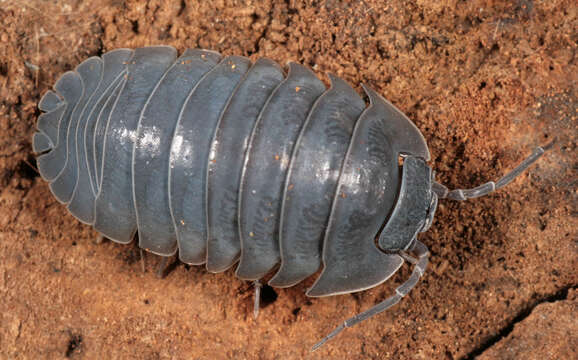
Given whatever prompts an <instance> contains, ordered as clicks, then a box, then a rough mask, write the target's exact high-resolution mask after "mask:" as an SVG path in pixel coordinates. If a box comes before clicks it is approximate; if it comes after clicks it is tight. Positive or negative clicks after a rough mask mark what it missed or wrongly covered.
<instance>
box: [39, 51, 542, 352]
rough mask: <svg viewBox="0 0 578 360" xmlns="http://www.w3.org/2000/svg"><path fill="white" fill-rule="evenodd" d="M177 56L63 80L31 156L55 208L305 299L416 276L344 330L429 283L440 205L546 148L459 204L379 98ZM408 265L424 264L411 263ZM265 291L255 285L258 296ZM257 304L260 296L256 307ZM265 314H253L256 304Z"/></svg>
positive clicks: (406, 126)
mask: <svg viewBox="0 0 578 360" xmlns="http://www.w3.org/2000/svg"><path fill="white" fill-rule="evenodd" d="M288 67H289V71H288V74H287V75H286V76H285V74H284V72H283V69H282V68H281V67H280V66H279V65H278V64H276V63H275V62H273V61H271V60H268V59H260V60H258V61H256V62H255V63H254V64H251V62H250V61H249V60H248V59H247V58H244V57H239V56H227V57H224V58H222V57H221V55H220V54H218V53H216V52H213V51H208V50H198V49H190V50H187V51H185V52H184V53H183V54H182V55H181V56H180V57H178V58H177V53H176V50H175V49H174V48H172V47H169V46H154V47H146V48H139V49H136V50H134V51H133V50H129V49H118V50H114V51H111V52H108V53H106V54H104V55H103V56H102V57H91V58H89V59H87V60H86V61H84V62H82V63H81V64H80V65H78V67H77V68H76V69H75V71H69V72H67V73H65V74H64V75H62V77H61V78H60V79H59V80H58V81H57V82H56V84H55V85H54V89H55V91H48V92H46V94H45V95H44V96H43V98H42V99H41V101H40V103H39V108H40V110H42V111H43V112H44V113H43V114H42V115H41V116H40V117H39V119H38V123H37V128H38V131H37V132H36V133H35V134H34V138H33V150H34V152H36V153H37V154H38V158H37V162H38V168H39V172H40V174H41V176H42V177H43V178H44V179H45V180H47V181H49V182H50V189H51V191H52V193H53V194H54V196H55V197H56V198H57V199H58V200H59V201H60V202H62V203H64V204H67V207H68V210H69V211H70V212H71V213H72V214H73V215H74V216H75V217H76V218H78V219H79V220H80V221H82V222H84V223H86V224H90V225H93V226H94V228H95V229H96V230H97V231H99V232H100V233H102V234H103V235H104V236H106V237H107V238H110V239H111V240H114V241H116V242H119V243H129V242H130V241H131V240H132V239H133V238H134V237H135V235H136V234H137V232H138V239H139V246H140V247H141V248H143V249H146V250H148V251H150V252H153V253H155V254H158V255H162V256H170V255H173V254H175V253H176V252H178V254H179V258H180V260H181V261H183V262H185V263H188V264H195V265H200V264H206V268H207V270H208V271H211V272H221V271H224V270H226V269H228V268H229V267H231V266H233V265H234V264H236V263H237V262H238V266H237V268H236V275H237V277H239V278H241V279H245V280H256V281H258V280H259V279H261V278H263V277H264V276H265V275H267V274H268V273H270V272H272V271H275V272H274V276H273V277H272V279H271V280H270V281H269V284H270V285H272V286H276V287H289V286H293V285H295V284H297V283H298V282H300V281H302V280H304V279H305V278H307V277H309V276H311V275H313V274H314V273H316V272H317V271H318V270H319V269H320V268H322V272H321V274H320V275H319V277H318V278H317V280H316V282H315V283H314V285H313V286H312V287H311V288H310V289H309V290H308V291H307V295H309V296H315V297H319V296H329V295H336V294H344V293H351V292H355V291H361V290H365V289H369V288H372V287H374V286H377V285H378V284H380V283H382V282H384V281H386V280H387V279H388V278H389V277H391V276H392V275H393V274H394V273H395V272H396V271H397V270H398V269H399V268H400V267H401V265H402V264H403V263H404V261H408V262H410V263H412V264H414V265H415V266H414V270H413V272H412V274H411V276H410V278H409V279H408V280H407V281H406V282H404V283H403V284H402V285H401V286H399V287H398V288H397V289H396V294H395V295H394V296H392V297H390V298H388V299H386V300H384V301H383V302H382V303H380V304H378V305H376V306H375V307H373V308H371V309H369V310H367V311H366V312H364V313H361V314H359V315H357V316H355V317H353V318H351V319H349V320H347V321H345V322H344V323H343V324H342V325H341V326H340V327H338V328H337V329H336V330H335V331H333V332H332V333H331V334H329V335H328V336H327V337H326V338H325V339H323V340H322V341H321V342H320V343H318V344H317V345H316V347H318V346H320V345H321V344H323V343H324V342H325V341H326V340H328V339H329V338H331V337H333V336H335V335H336V334H337V333H338V332H339V331H341V330H342V329H343V328H344V327H348V326H352V325H353V324H355V323H357V322H359V321H362V320H364V319H366V318H368V317H370V316H372V315H374V314H376V313H378V312H381V311H383V310H385V309H387V308H388V307H390V306H392V305H394V304H395V303H397V302H398V301H399V300H400V299H401V298H402V297H403V296H405V295H406V294H407V293H408V292H409V291H410V290H411V289H412V288H413V287H414V286H415V285H416V283H417V281H418V280H419V278H420V277H421V275H423V273H424V271H425V269H426V266H427V261H428V249H427V247H426V246H425V245H424V244H423V243H421V242H420V241H418V240H417V234H418V233H419V232H423V231H426V230H427V229H428V228H429V226H430V225H431V223H432V220H433V216H434V213H435V210H436V207H437V201H438V198H445V197H448V198H450V199H454V200H465V199H467V198H473V197H478V196H482V195H485V194H488V193H490V192H492V191H494V190H496V189H499V188H501V187H503V186H505V185H506V184H507V183H509V182H510V181H511V180H512V179H513V178H514V177H516V176H517V175H519V174H520V173H521V172H522V171H523V170H524V169H526V168H527V167H528V166H530V165H531V164H532V163H533V162H535V161H536V160H537V159H538V158H539V157H540V156H541V155H542V154H543V153H544V151H545V149H547V148H548V146H545V147H544V148H542V147H538V148H536V150H535V151H534V152H533V154H532V155H531V156H530V157H528V158H527V159H526V160H524V162H523V163H522V164H520V165H519V166H518V167H517V168H516V169H514V170H513V171H512V172H510V173H508V174H507V175H506V176H504V177H503V178H501V179H500V180H499V181H497V182H496V183H494V182H488V183H486V184H484V185H481V186H479V187H476V188H474V189H470V190H452V191H448V189H447V188H446V187H445V186H443V185H441V184H439V183H437V182H435V180H434V177H433V171H432V170H431V168H430V167H429V166H428V165H427V161H428V160H429V158H430V154H429V150H428V147H427V144H426V142H425V140H424V138H423V136H422V134H421V133H420V131H419V130H418V129H417V128H416V127H415V125H414V124H413V123H412V122H411V121H410V120H409V119H408V118H407V117H406V116H405V115H404V114H402V113H401V112H400V111H399V110H397V109H396V108H395V107H394V106H393V105H392V104H390V103H389V102H387V101H386V100H384V99H383V98H382V97H380V96H379V95H378V94H377V93H376V92H375V91H373V90H372V89H370V88H368V87H366V86H363V89H364V91H365V93H366V96H367V98H368V99H369V105H366V103H365V101H364V100H363V99H362V98H361V97H360V96H359V95H358V94H357V93H356V91H355V90H354V89H352V88H351V87H350V86H349V85H348V84H347V83H345V82H344V81H343V80H341V79H339V78H338V77H335V76H332V75H330V79H331V87H330V88H329V89H326V88H325V85H324V84H323V83H322V82H321V81H320V80H319V79H318V78H317V77H316V76H315V75H314V74H313V73H312V72H311V71H310V70H309V69H307V68H306V67H304V66H301V65H298V64H295V63H290V64H289V66H288ZM410 253H414V254H415V256H416V257H413V256H411V255H409V254H410ZM256 289H257V292H258V289H259V286H256ZM257 300H258V295H257V296H256V301H257ZM256 305H258V303H257V302H256Z"/></svg>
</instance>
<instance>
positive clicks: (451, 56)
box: [0, 0, 578, 360]
mask: <svg viewBox="0 0 578 360" xmlns="http://www.w3.org/2000/svg"><path fill="white" fill-rule="evenodd" d="M576 15H577V6H576V3H575V1H571V0H554V1H544V2H538V1H532V0H518V1H499V0H498V1H492V0H486V1H484V0H478V1H467V2H464V1H457V0H449V1H441V2H440V1H437V0H418V1H414V2H411V3H410V2H406V1H402V0H392V1H379V0H366V1H346V0H328V1H305V2H300V1H293V0H287V1H255V0H252V1H251V0H246V1H223V0H216V1H207V2H201V1H190V0H182V1H181V0H178V1H164V0H151V1H132V0H109V1H99V0H90V1H80V0H64V1H42V0H0V24H2V26H1V27H0V45H1V46H0V358H6V359H14V358H64V357H71V358H86V359H96V358H143V359H157V358H163V359H164V358H176V359H181V358H182V359H191V358H192V359H231V358H235V359H299V358H310V359H326V358H334V359H358V358H364V359H365V358H367V359H385V358H391V359H409V358H411V359H467V358H474V357H477V356H478V355H481V358H484V359H495V358H503V359H518V358H524V359H541V360H543V359H562V358H564V359H570V358H577V357H578V355H577V340H576V339H577V337H576V334H577V331H576V321H575V314H576V290H575V289H576V284H577V282H578V281H577V280H578V279H577V275H576V269H577V268H578V266H577V265H578V264H577V261H576V259H577V252H578V241H577V239H578V236H577V232H576V229H577V228H578V226H577V225H578V221H577V216H576V215H577V208H576V205H577V203H578V201H577V193H576V184H577V182H576V181H577V175H576V169H577V156H576V134H577V116H576V113H577V87H576V81H577V77H578V76H577V74H578V68H577V66H576V48H577V47H576V43H577V40H578V36H577V32H576V29H577V28H578V22H577V18H576ZM152 44H170V45H173V46H175V47H176V48H177V49H179V50H180V51H183V50H184V49H186V48H188V47H201V48H208V49H214V50H217V51H220V52H222V53H223V54H237V55H247V56H250V57H251V58H252V59H256V58H258V57H261V56H267V57H270V58H272V59H274V60H276V61H279V62H280V63H282V64H284V63H286V61H288V60H293V61H298V62H301V63H304V64H306V65H308V66H311V67H312V68H313V69H314V70H315V71H317V72H318V73H319V74H324V73H326V72H333V73H335V74H337V75H339V76H341V77H343V78H344V79H346V80H347V81H349V82H350V83H352V84H356V86H357V85H358V84H360V83H367V84H369V85H370V86H372V87H373V88H375V89H376V90H378V92H380V93H381V94H383V95H384V96H385V97H386V98H388V99H389V100H390V101H391V102H393V103H394V104H395V105H396V106H398V107H399V108H400V109H401V110H403V111H404V112H406V113H407V114H408V116H409V117H410V118H411V119H412V120H413V121H415V123H416V125H417V126H418V127H419V128H420V129H421V130H422V131H423V133H424V136H425V138H426V139H427V141H428V143H429V146H430V150H431V153H432V161H431V164H432V165H433V167H434V168H435V169H436V173H437V177H438V179H440V180H441V181H442V182H443V183H445V184H447V185H448V186H450V187H454V188H455V187H471V186H475V185H478V184H480V183H482V182H485V181H488V180H492V179H496V178H498V177H499V176H500V175H501V174H503V173H505V172H506V171H507V170H509V169H512V168H513V167H514V166H515V165H516V164H517V163H518V162H519V161H521V159H523V158H524V157H525V156H527V155H528V154H529V153H530V152H531V151H532V149H533V148H534V147H535V146H537V145H539V144H545V143H547V142H548V141H550V140H551V139H552V138H554V137H557V138H558V141H557V143H556V145H555V147H554V148H553V150H552V151H550V152H549V153H548V154H547V155H546V156H544V157H543V159H541V160H540V161H539V163H537V164H536V165H534V166H533V167H532V168H531V169H530V170H529V171H528V172H526V173H525V174H524V175H522V176H520V177H519V178H518V179H517V180H516V181H514V182H513V183H512V184H510V185H509V186H508V187H507V188H506V189H503V190H501V191H499V192H497V193H495V194H493V195H491V196H487V197H484V198H480V199H475V200H470V201H467V202H462V203H458V202H452V201H442V202H441V203H440V207H439V210H438V213H437V217H436V221H435V223H434V224H433V226H432V228H431V230H430V231H429V232H427V233H425V234H422V236H421V239H422V240H423V242H425V243H426V244H427V245H428V246H429V247H430V249H431V252H432V256H431V266H430V268H429V271H428V272H427V273H426V275H425V276H424V278H423V281H421V282H420V283H419V284H418V285H417V287H416V288H415V289H414V290H413V292H411V293H410V294H409V295H408V296H407V297H406V298H405V299H404V300H403V301H402V302H401V303H400V304H399V305H397V306H396V307H394V308H392V309H391V310H389V311H387V312H386V313H383V314H381V315H379V316H376V317H374V318H372V319H371V320H368V321H366V322H364V323H362V324H360V325H358V326H355V327H354V328H351V329H347V330H346V331H345V332H343V333H342V334H341V335H340V336H339V337H337V338H336V339H334V340H333V341H331V342H330V343H328V344H327V345H326V346H325V347H323V348H321V349H320V350H319V351H317V352H315V353H310V352H309V349H310V347H311V346H312V345H313V344H314V343H315V342H316V341H317V340H319V339H320V338H321V337H322V336H324V335H325V334H326V333H328V332H329V331H331V330H332V329H333V328H334V327H335V326H336V325H337V324H338V323H339V322H341V321H342V320H344V319H345V318H347V317H350V316H352V315H353V314H355V313H358V312H360V311H362V310H364V309H367V308H369V307H371V306H372V305H374V304H375V303H377V302H379V301H380V300H382V299H383V298H385V297H387V296H389V295H390V294H391V293H392V291H393V289H394V288H395V287H396V286H398V285H399V284H400V283H401V282H402V281H403V280H404V279H405V278H406V277H407V276H408V274H409V271H410V270H409V268H403V270H402V271H401V272H400V273H398V274H397V275H395V276H394V277H393V278H392V279H391V280H390V281H389V282H388V283H386V284H384V285H382V286H379V287H377V288H374V289H372V290H369V291H365V292H362V293H358V294H351V295H342V296H335V297H328V298H322V299H312V298H307V297H306V296H305V295H304V291H305V290H306V289H307V287H308V286H310V285H311V283H312V279H310V280H309V281H307V282H306V283H304V284H300V285H298V286H295V287H293V288H289V289H275V290H274V291H275V292H274V293H273V292H272V291H269V290H268V291H266V294H265V296H264V301H265V304H264V306H263V308H262V310H261V314H260V316H259V318H258V320H256V321H255V320H254V319H253V317H252V301H253V289H252V286H250V284H248V283H246V282H243V281H240V280H237V279H236V278H235V277H234V276H233V271H227V272H225V273H223V274H218V275H213V274H209V273H207V272H206V271H205V270H204V269H203V268H202V267H189V266H184V265H182V264H179V265H177V266H175V268H174V269H173V271H172V272H171V273H170V274H169V275H168V276H167V277H166V278H165V279H163V280H159V279H157V278H156V277H155V276H154V268H155V265H156V264H157V263H158V258H155V257H153V256H152V255H148V256H147V257H146V266H147V271H146V272H145V273H143V272H142V271H141V265H140V262H139V252H138V250H137V248H135V247H133V246H121V245H117V244H114V243H111V242H104V243H103V244H100V245H99V244H96V243H95V241H94V239H95V237H96V233H95V232H94V231H93V230H92V229H91V228H89V227H88V226H85V225H82V224H81V223H79V222H78V221H76V220H75V219H74V218H73V217H72V216H71V215H69V214H68V213H67V211H66V209H65V208H64V207H63V206H62V205H60V204H59V203H58V202H57V201H56V200H55V199H54V198H53V197H52V196H51V194H50V191H49V189H48V185H47V184H46V183H45V182H44V181H42V180H41V179H40V177H39V176H38V175H37V173H36V172H35V171H34V170H33V167H34V160H33V156H32V155H31V144H30V143H31V136H32V134H33V131H34V127H35V121H36V117H37V116H38V113H39V112H38V110H37V108H36V104H37V102H38V100H39V98H40V96H41V94H42V93H44V92H45V91H46V90H48V89H49V88H50V87H51V86H52V84H53V83H54V82H55V80H56V79H57V78H58V76H59V75H60V74H62V73H63V72H65V71H67V70H70V69H73V68H74V66H76V65H77V64H78V63H79V62H81V61H82V60H83V59H85V58H87V57H88V56H92V55H99V54H102V53H103V52H105V51H108V50H111V49H114V48H118V47H138V46H144V45H152ZM322 78H323V79H324V80H325V81H326V80H327V77H326V76H325V75H323V76H322ZM357 89H358V90H360V87H357Z"/></svg>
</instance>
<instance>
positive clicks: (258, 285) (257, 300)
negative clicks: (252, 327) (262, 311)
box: [253, 280, 263, 319]
mask: <svg viewBox="0 0 578 360" xmlns="http://www.w3.org/2000/svg"><path fill="white" fill-rule="evenodd" d="M253 286H255V303H254V304H253V317H254V318H255V319H257V316H259V303H260V302H261V287H262V286H263V284H261V282H260V281H259V280H255V281H253Z"/></svg>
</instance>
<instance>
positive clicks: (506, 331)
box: [461, 284, 578, 360]
mask: <svg viewBox="0 0 578 360" xmlns="http://www.w3.org/2000/svg"><path fill="white" fill-rule="evenodd" d="M577 288H578V284H574V285H570V286H566V287H563V288H562V289H560V290H558V291H556V292H555V293H554V294H550V295H546V296H544V297H543V298H541V299H539V300H537V301H535V302H534V303H533V304H531V305H530V306H528V307H526V308H524V309H522V311H520V313H519V314H518V315H516V316H515V317H514V318H513V319H512V321H510V323H509V324H507V325H506V326H504V328H502V330H500V331H499V332H498V334H497V335H495V336H492V337H490V338H488V339H486V341H484V342H483V343H482V344H481V345H480V346H478V347H477V348H475V349H474V350H472V351H471V352H470V353H469V354H467V355H466V356H464V357H462V358H461V359H462V360H473V359H475V358H476V357H478V356H480V355H482V354H483V353H484V352H485V351H486V350H488V349H490V348H491V347H492V346H494V345H495V344H497V343H498V342H500V340H502V339H505V338H507V337H508V335H510V333H511V332H512V331H513V330H514V326H515V325H516V324H517V323H519V322H522V321H524V320H525V319H526V318H527V317H528V316H530V314H531V313H532V311H534V308H536V306H538V305H540V304H543V303H554V302H557V301H561V300H566V299H567V298H568V291H569V290H570V289H573V290H575V289H577Z"/></svg>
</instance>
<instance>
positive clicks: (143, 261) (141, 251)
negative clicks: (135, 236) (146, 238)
mask: <svg viewBox="0 0 578 360" xmlns="http://www.w3.org/2000/svg"><path fill="white" fill-rule="evenodd" d="M139 251H140V268H141V270H142V272H143V273H145V270H146V264H145V258H144V256H145V254H144V251H143V250H142V249H141V248H139Z"/></svg>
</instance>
